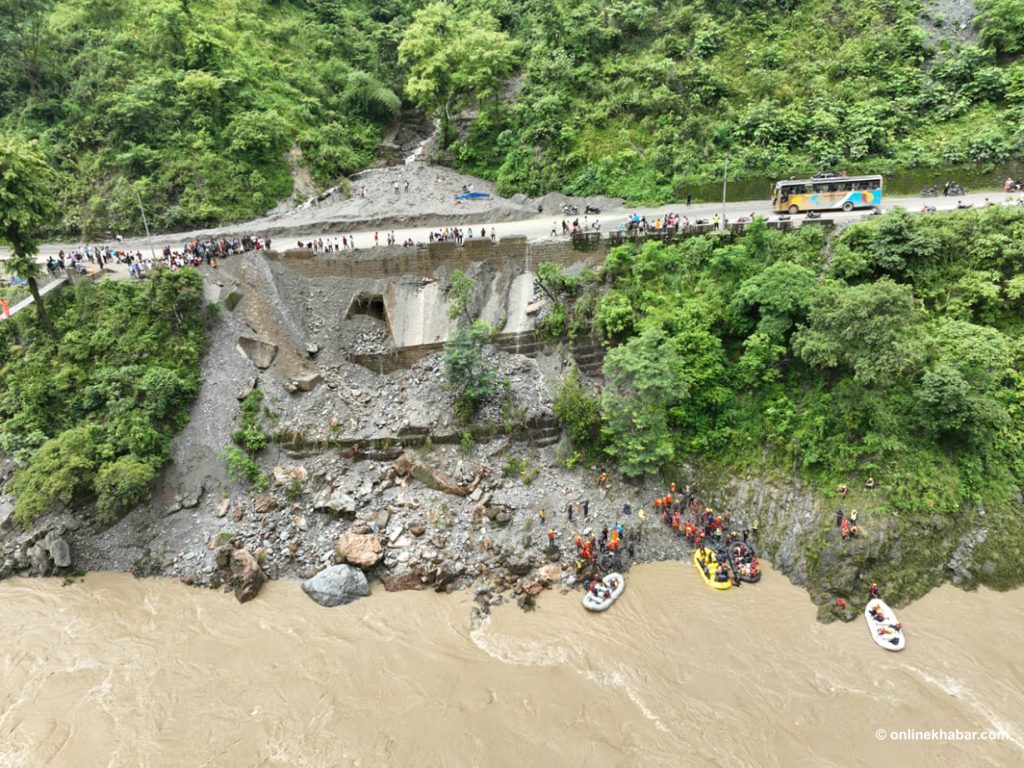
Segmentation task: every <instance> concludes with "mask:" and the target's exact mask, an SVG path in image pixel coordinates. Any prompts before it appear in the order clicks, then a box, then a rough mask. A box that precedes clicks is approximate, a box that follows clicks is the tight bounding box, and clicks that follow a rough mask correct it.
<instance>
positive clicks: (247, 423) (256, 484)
mask: <svg viewBox="0 0 1024 768" xmlns="http://www.w3.org/2000/svg"><path fill="white" fill-rule="evenodd" d="M262 406H263V392H262V391H261V390H259V389H253V390H252V391H251V392H250V393H249V394H247V395H246V396H245V397H244V398H243V399H242V402H241V403H240V405H239V408H240V410H241V412H242V423H241V425H239V427H238V429H236V430H235V431H234V432H233V433H232V434H231V440H232V441H233V442H234V443H235V444H234V445H226V446H224V448H222V449H221V452H220V455H221V458H222V459H224V460H225V461H226V462H227V463H228V474H230V475H231V477H233V478H234V479H235V480H245V481H246V482H248V483H249V484H250V485H251V486H252V487H253V488H255V489H256V490H257V491H258V492H260V493H262V492H263V491H265V490H267V488H269V487H270V477H269V476H268V475H267V473H266V472H264V471H263V470H262V469H260V465H259V464H257V463H256V460H255V458H254V457H255V456H256V454H257V453H259V452H260V451H262V450H263V449H264V448H266V447H267V445H269V443H270V436H269V435H268V434H267V433H266V432H264V431H263V424H262V422H261V420H260V411H261V409H262ZM263 410H265V411H266V413H267V414H268V415H269V414H270V413H271V411H270V410H269V409H263ZM299 493H300V494H301V493H302V486H301V485H300V486H299Z"/></svg>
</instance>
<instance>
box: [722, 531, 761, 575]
mask: <svg viewBox="0 0 1024 768" xmlns="http://www.w3.org/2000/svg"><path fill="white" fill-rule="evenodd" d="M726 551H727V552H728V553H729V559H730V560H731V561H732V569H733V572H735V574H736V575H737V576H738V577H739V578H740V580H741V581H745V582H747V583H748V584H753V583H755V582H758V581H760V580H761V564H760V563H759V562H758V560H757V555H756V554H755V553H754V548H753V547H752V546H751V545H750V544H748V543H747V542H745V541H733V542H731V543H729V544H727V545H726Z"/></svg>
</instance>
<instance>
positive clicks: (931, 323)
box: [556, 207, 1024, 591]
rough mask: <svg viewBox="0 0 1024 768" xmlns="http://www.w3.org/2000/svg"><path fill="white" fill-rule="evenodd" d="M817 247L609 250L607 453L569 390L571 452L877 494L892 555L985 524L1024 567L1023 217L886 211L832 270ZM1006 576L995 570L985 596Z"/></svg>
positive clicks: (757, 232) (807, 236) (566, 410)
mask: <svg viewBox="0 0 1024 768" xmlns="http://www.w3.org/2000/svg"><path fill="white" fill-rule="evenodd" d="M824 238H825V234H824V231H823V230H821V229H819V228H812V227H804V228H801V229H799V230H797V231H796V232H794V233H782V232H777V231H773V230H769V229H768V228H767V227H766V226H765V224H764V222H763V220H757V221H756V222H755V223H754V224H752V225H751V226H750V227H749V228H748V234H746V236H744V237H742V238H739V239H737V240H735V241H734V242H730V241H729V239H728V238H722V237H719V236H714V235H708V236H703V237H695V238H690V239H687V240H685V241H683V242H681V243H679V244H676V245H668V246H666V245H663V244H661V243H646V244H644V245H643V246H641V247H639V248H637V247H635V246H632V245H628V246H622V247H619V248H617V249H615V250H614V251H613V252H612V253H611V254H610V256H609V258H608V260H607V262H606V270H607V274H608V276H609V278H610V280H611V287H610V289H609V291H608V292H607V293H606V294H605V295H604V296H603V297H602V299H601V301H600V307H599V309H598V311H597V313H596V320H595V322H596V323H598V324H600V325H602V327H601V330H602V331H603V333H604V334H605V335H606V337H607V338H608V339H609V340H610V342H611V344H612V345H613V346H612V347H611V349H610V350H609V352H608V355H607V357H606V359H605V366H604V372H605V389H604V392H603V394H602V400H601V418H602V423H603V430H602V439H601V440H599V439H598V438H597V437H596V436H595V435H594V434H593V432H589V433H587V432H584V431H583V426H585V425H587V424H591V423H592V410H591V409H590V408H589V406H587V405H586V401H585V400H583V395H582V393H580V391H579V385H578V384H573V383H572V382H571V381H567V382H566V384H565V385H563V389H562V391H561V392H560V393H559V398H558V400H556V409H557V410H558V412H559V417H560V419H562V421H563V423H564V424H567V425H569V427H570V429H573V426H572V425H574V424H575V425H576V426H575V431H574V432H572V433H571V434H572V437H573V440H574V442H575V443H576V444H577V446H583V447H585V448H590V449H591V450H593V449H595V448H598V447H600V446H602V445H603V447H604V449H605V450H606V452H607V453H608V454H609V455H611V456H612V457H614V458H615V459H617V460H618V462H619V465H620V467H621V468H622V470H623V471H624V472H625V473H626V474H628V475H639V474H643V473H647V472H652V471H656V470H658V469H660V468H662V467H664V466H667V465H670V464H672V463H674V462H680V461H682V460H685V459H687V458H690V457H697V458H698V459H699V460H700V461H701V462H704V463H708V464H712V465H715V466H718V467H719V468H724V469H733V470H735V469H740V468H750V467H755V468H759V469H760V470H765V469H778V470H780V471H781V472H784V473H788V472H791V471H794V470H795V471H796V472H797V473H798V474H801V475H803V476H805V477H807V478H808V479H810V480H812V481H813V482H816V483H817V484H818V485H819V486H820V487H826V488H828V487H835V485H836V484H837V483H838V482H840V481H842V480H844V479H846V478H854V477H867V476H868V475H873V476H875V477H877V478H879V480H880V482H881V483H882V484H883V485H884V488H885V492H884V494H883V496H882V497H880V498H884V504H882V505H881V506H882V508H883V509H886V510H888V511H889V512H892V513H898V519H899V525H903V526H904V527H906V528H907V531H906V532H907V535H916V536H923V535H924V533H927V531H928V530H931V529H935V530H936V531H938V533H937V534H936V535H937V536H940V537H941V536H945V535H947V534H948V531H945V529H946V528H948V527H949V525H947V524H941V521H942V520H943V519H947V518H952V519H954V520H956V519H957V518H956V516H957V515H958V514H959V513H961V512H962V510H964V509H974V508H982V507H983V508H985V509H986V510H987V515H986V517H985V521H986V524H987V525H988V526H989V528H990V532H989V539H990V540H992V539H996V540H997V541H998V542H999V543H998V544H996V545H992V546H995V547H996V548H997V549H1002V551H1003V552H1004V553H1005V552H1006V551H1008V550H1007V549H1006V548H1007V547H1009V550H1010V551H1024V533H1022V532H1021V529H1020V526H1019V525H1017V522H1016V520H1015V516H1014V515H1012V514H1011V512H1010V505H1011V500H1012V499H1013V498H1014V496H1015V494H1017V493H1019V488H1020V486H1021V481H1022V479H1024V421H1022V419H1021V407H1022V405H1021V404H1022V402H1024V399H1022V394H1024V321H1022V314H1021V311H1022V309H1024V281H1022V280H1021V277H1020V274H1021V271H1022V270H1024V245H1022V243H1024V210H1021V209H1019V208H1005V207H991V208H984V209H981V210H976V211H970V212H960V213H956V214H943V215H935V216H910V215H908V214H907V213H906V212H904V211H900V210H897V211H895V212H893V213H891V214H888V215H886V216H883V217H879V218H878V219H873V220H870V221H867V222H864V223H861V224H856V225H853V226H851V227H849V228H848V229H847V230H845V231H844V232H843V233H842V234H841V235H839V236H837V237H836V238H835V239H834V240H833V242H832V243H831V244H830V245H831V252H830V254H829V253H827V252H826V250H825V249H824ZM572 403H581V405H577V406H575V407H570V404H572ZM579 413H582V414H583V415H582V416H581V415H578V414H579ZM936 516H937V517H936ZM936 520H938V521H939V522H938V523H937V522H935V521H936ZM936 526H937V527H936ZM940 529H941V530H940ZM911 531H917V532H918V533H914V534H912V533H911ZM922 541H924V539H922ZM1013 568H1014V566H1013V565H1012V562H1011V561H1010V560H1009V559H1008V558H1006V557H1005V556H1004V558H1003V560H1002V561H998V562H997V561H996V560H993V570H992V572H991V573H990V574H988V575H986V577H985V579H986V581H988V582H990V583H1000V582H1001V580H1002V583H1009V582H1011V581H1013V580H1014V579H1018V580H1019V569H1018V571H1014V570H1013ZM1014 574H1016V575H1014ZM908 578H909V577H908ZM907 589H908V590H909V591H914V590H913V589H911V588H910V587H909V586H908V587H907Z"/></svg>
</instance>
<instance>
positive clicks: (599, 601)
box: [583, 573, 626, 611]
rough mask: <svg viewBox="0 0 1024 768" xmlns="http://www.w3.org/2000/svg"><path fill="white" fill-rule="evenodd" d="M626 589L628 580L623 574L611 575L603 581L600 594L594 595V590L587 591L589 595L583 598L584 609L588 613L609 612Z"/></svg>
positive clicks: (599, 589) (599, 588) (599, 590)
mask: <svg viewBox="0 0 1024 768" xmlns="http://www.w3.org/2000/svg"><path fill="white" fill-rule="evenodd" d="M625 588H626V580H625V579H624V578H623V577H622V574H621V573H609V574H608V575H607V576H605V577H604V578H603V579H601V586H600V587H598V592H599V594H594V590H593V588H591V589H589V590H587V594H585V595H584V596H583V607H584V608H586V609H587V610H588V611H607V610H608V608H609V607H610V606H611V604H612V603H614V602H615V601H616V600H618V599H619V595H621V594H622V590H624V589H625Z"/></svg>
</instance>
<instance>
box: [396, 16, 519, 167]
mask: <svg viewBox="0 0 1024 768" xmlns="http://www.w3.org/2000/svg"><path fill="white" fill-rule="evenodd" d="M481 6H482V7H481ZM512 57H513V46H512V43H511V41H510V40H509V38H508V35H507V34H505V33H504V32H502V31H500V30H499V29H498V20H497V19H496V18H494V16H493V15H491V13H490V12H489V11H488V10H487V9H486V3H460V4H459V7H456V6H455V5H452V4H450V3H447V2H433V3H431V4H430V5H428V6H427V7H426V8H423V9H421V10H419V11H417V12H416V13H415V15H414V16H413V20H412V24H410V25H409V28H408V29H407V30H406V32H405V35H404V37H403V38H402V44H401V45H400V46H399V48H398V60H399V62H400V63H402V64H407V65H408V66H409V77H408V80H407V81H406V84H405V91H406V93H407V94H408V96H409V98H410V99H411V100H412V101H413V103H415V104H416V105H417V106H418V107H420V108H421V109H423V110H425V111H427V112H429V113H431V114H434V115H437V117H438V118H439V120H440V122H441V143H442V144H443V145H444V146H445V147H447V146H448V142H449V140H450V137H451V119H452V113H453V111H455V110H456V109H458V108H460V107H462V106H466V105H467V103H468V100H469V98H470V97H471V98H472V99H475V100H476V101H478V102H491V101H493V102H494V103H497V100H498V95H499V91H500V88H501V81H502V78H503V77H505V76H506V75H507V74H509V72H510V71H511V70H512V64H513V60H512Z"/></svg>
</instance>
